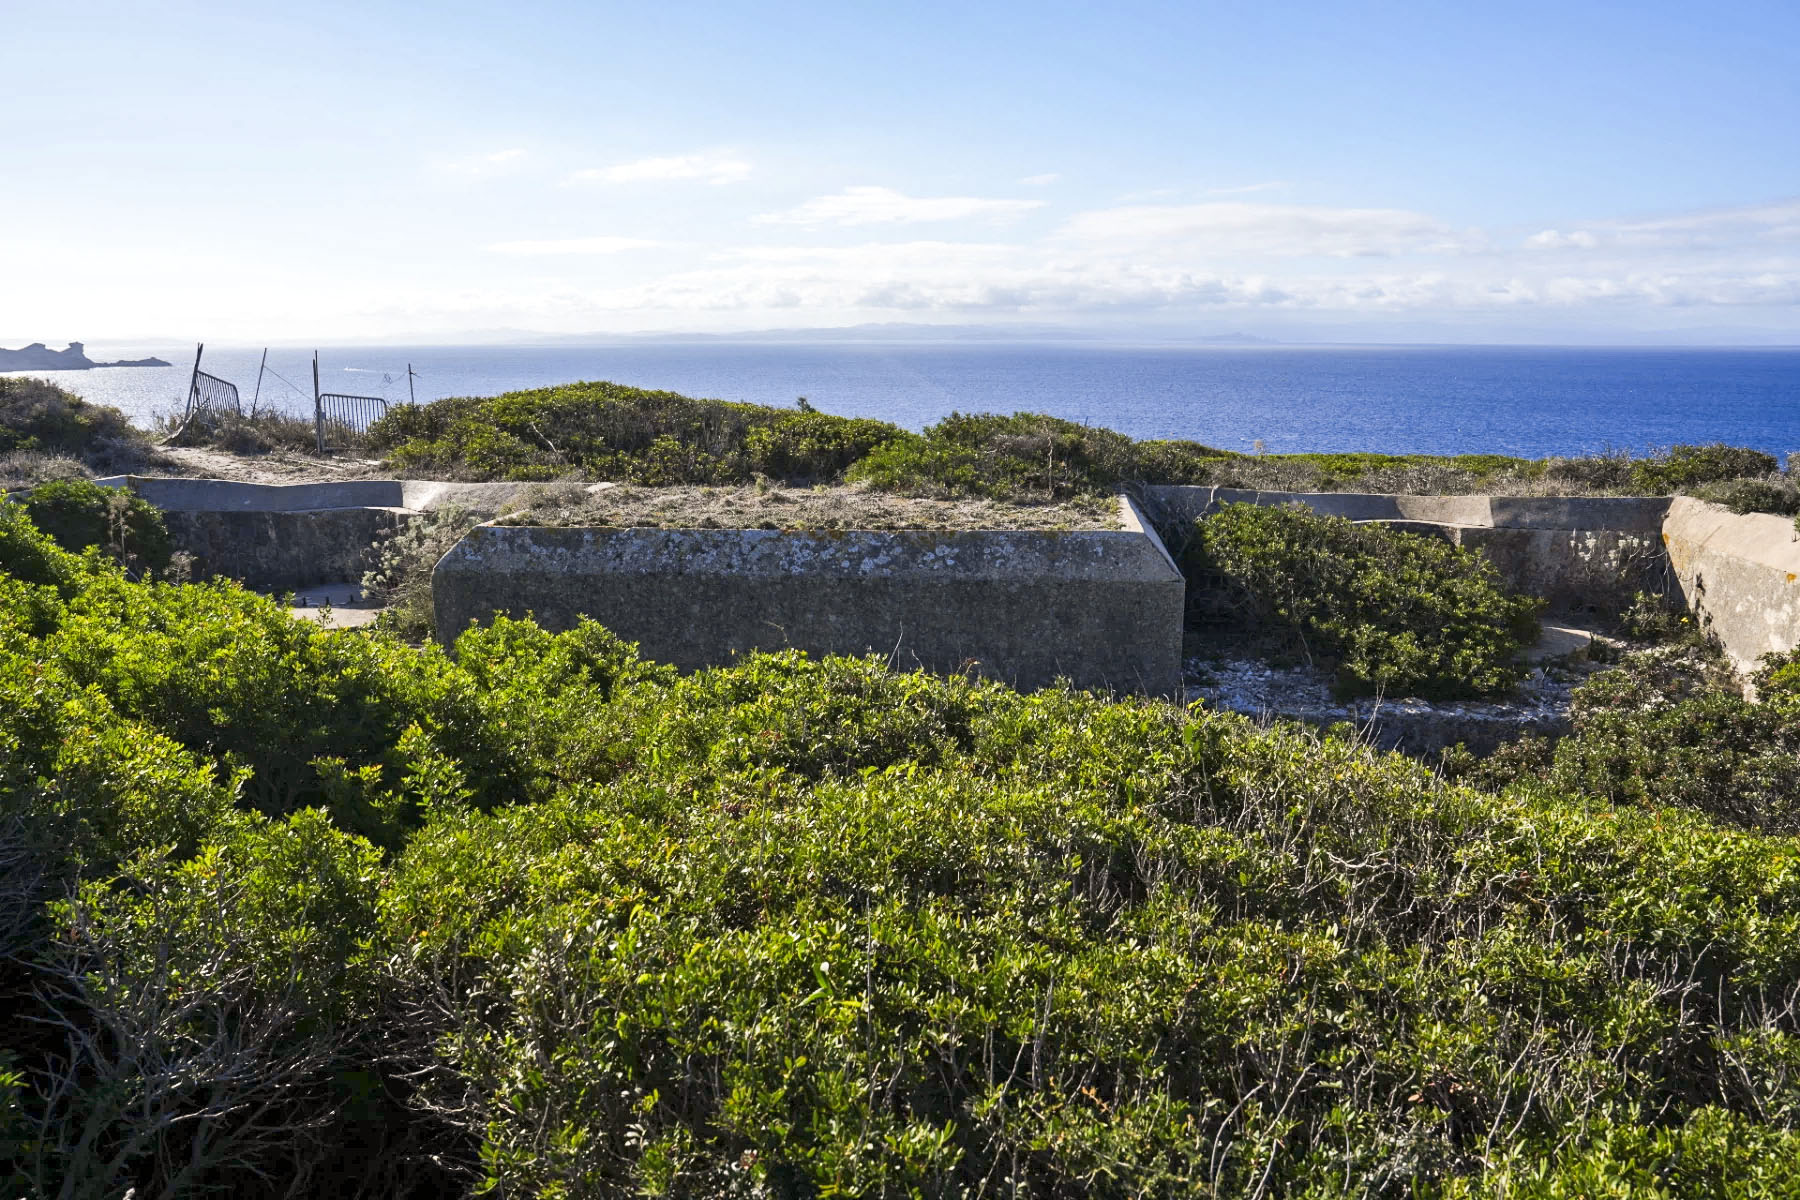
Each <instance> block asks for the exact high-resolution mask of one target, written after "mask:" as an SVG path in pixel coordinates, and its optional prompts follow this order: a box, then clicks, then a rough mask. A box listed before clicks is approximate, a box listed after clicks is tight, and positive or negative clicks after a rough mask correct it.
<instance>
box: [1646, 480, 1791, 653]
mask: <svg viewBox="0 0 1800 1200" xmlns="http://www.w3.org/2000/svg"><path fill="white" fill-rule="evenodd" d="M1663 540H1664V542H1665V543H1666V547H1667V551H1668V555H1669V563H1670V566H1671V567H1672V568H1673V570H1674V576H1675V580H1676V583H1677V586H1678V587H1679V588H1680V589H1681V595H1682V598H1683V599H1684V600H1685V601H1686V602H1687V606H1688V608H1689V609H1690V610H1691V611H1692V612H1693V613H1694V614H1695V615H1696V616H1697V617H1699V619H1700V620H1701V622H1702V623H1703V624H1704V625H1705V626H1706V628H1707V629H1709V630H1710V631H1711V632H1712V633H1713V634H1715V635H1716V636H1717V637H1718V639H1719V642H1720V644H1721V645H1723V646H1724V647H1725V653H1726V654H1728V655H1729V656H1730V657H1731V660H1732V662H1733V663H1734V664H1736V665H1737V667H1738V668H1739V669H1740V670H1745V669H1748V668H1750V667H1753V666H1755V665H1756V660H1757V659H1759V658H1761V657H1762V656H1763V655H1764V654H1768V653H1770V652H1771V651H1777V652H1779V651H1785V650H1791V649H1793V648H1794V647H1795V646H1796V645H1800V541H1797V540H1796V534H1795V531H1794V522H1793V519H1792V518H1790V517H1776V516H1770V515H1768V514H1766V513H1750V514H1747V515H1744V516H1738V515H1737V514H1735V513H1733V512H1731V511H1730V510H1729V509H1725V508H1722V507H1720V506H1719V505H1717V504H1708V503H1706V502H1705V501H1703V500H1694V499H1691V498H1689V497H1686V496H1682V497H1678V498H1677V499H1676V500H1675V502H1674V504H1673V505H1671V506H1670V508H1669V519H1668V521H1667V522H1666V523H1665V524H1664V527H1663Z"/></svg>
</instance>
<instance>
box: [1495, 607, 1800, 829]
mask: <svg viewBox="0 0 1800 1200" xmlns="http://www.w3.org/2000/svg"><path fill="white" fill-rule="evenodd" d="M1797 663H1800V652H1791V653H1789V654H1786V655H1768V656H1765V658H1764V660H1763V663H1762V665H1761V667H1760V668H1759V669H1758V670H1757V671H1756V672H1755V673H1754V674H1753V675H1752V677H1751V683H1752V684H1753V685H1754V687H1755V689H1756V691H1757V693H1758V697H1759V699H1758V700H1757V701H1752V700H1749V699H1747V698H1746V697H1745V695H1744V693H1743V690H1742V685H1741V683H1740V682H1739V680H1738V678H1737V676H1736V674H1735V673H1734V672H1733V671H1732V669H1731V667H1730V665H1729V664H1728V663H1727V662H1726V661H1725V660H1724V658H1723V657H1722V656H1721V655H1720V654H1719V653H1718V651H1717V649H1716V647H1713V648H1708V647H1707V646H1706V645H1705V643H1704V642H1703V641H1701V640H1700V639H1698V638H1697V637H1694V636H1689V637H1685V638H1682V639H1680V640H1677V641H1674V642H1671V643H1669V644H1667V645H1663V646H1658V647H1655V648H1653V649H1649V650H1644V651H1638V652H1635V653H1632V654H1629V655H1627V656H1626V657H1625V658H1624V659H1623V660H1622V662H1621V663H1620V665H1619V667H1618V668H1617V669H1615V670H1611V671H1606V672H1603V673H1600V674H1597V675H1595V676H1593V677H1592V678H1591V679H1589V680H1588V681H1587V682H1586V683H1584V684H1582V685H1581V687H1579V688H1578V689H1576V691H1575V693H1574V697H1573V700H1572V703H1571V708H1570V721H1571V731H1570V733H1569V735H1568V736H1566V737H1564V738H1562V739H1560V740H1559V741H1557V742H1555V743H1554V745H1552V744H1551V743H1548V742H1541V741H1540V742H1535V743H1533V744H1532V745H1531V746H1530V747H1528V748H1522V749H1514V750H1511V751H1509V752H1507V753H1505V754H1502V755H1500V756H1497V757H1496V758H1495V759H1493V760H1491V761H1489V762H1486V763H1482V764H1480V765H1479V766H1476V765H1473V764H1462V768H1463V772H1462V773H1463V774H1465V775H1466V776H1467V777H1469V778H1472V779H1475V780H1478V781H1480V782H1482V783H1484V784H1485V785H1487V786H1490V787H1500V786H1505V785H1508V784H1513V783H1525V784H1528V785H1531V786H1535V787H1545V788H1548V789H1550V790H1552V791H1553V792H1555V793H1557V794H1562V795H1588V796H1593V797H1596V798H1598V799H1601V800H1603V801H1605V802H1607V803H1609V804H1619V805H1632V806H1638V807H1643V808H1661V807H1665V806H1674V807H1680V808H1686V809H1691V810H1694V811H1696V812H1699V813H1703V814H1705V815H1706V816H1708V817H1709V818H1712V819H1714V820H1718V821H1723V822H1726V823H1728V824H1732V825H1739V826H1747V827H1751V828H1757V829H1766V830H1772V831H1775V832H1780V833H1793V832H1800V771H1796V770H1795V765H1794V764H1795V763H1796V761H1800V682H1797V681H1800V665H1796V664H1797Z"/></svg>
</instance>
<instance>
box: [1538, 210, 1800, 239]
mask: <svg viewBox="0 0 1800 1200" xmlns="http://www.w3.org/2000/svg"><path fill="white" fill-rule="evenodd" d="M1525 244H1526V245H1527V246H1529V247H1531V248H1532V249H1536V250H1567V249H1582V250H1592V249H1595V248H1596V247H1607V248H1616V249H1627V250H1637V251H1645V250H1667V251H1704V250H1720V249H1731V248H1740V249H1758V248H1762V249H1766V248H1769V247H1772V246H1778V245H1794V246H1800V200H1788V201H1782V202H1779V203H1775V204H1755V205H1747V206H1744V207H1740V208H1715V209H1706V210H1703V211H1700V212H1691V213H1676V214H1673V215H1671V216H1666V217H1656V218H1652V219H1649V220H1639V221H1594V222H1588V223H1587V224H1586V225H1585V227H1584V228H1582V229H1578V230H1576V231H1575V232H1573V233H1569V234H1564V233H1562V232H1560V231H1558V230H1555V229H1546V230H1544V231H1543V232H1542V233H1536V234H1533V235H1532V236H1531V237H1528V238H1526V239H1525Z"/></svg>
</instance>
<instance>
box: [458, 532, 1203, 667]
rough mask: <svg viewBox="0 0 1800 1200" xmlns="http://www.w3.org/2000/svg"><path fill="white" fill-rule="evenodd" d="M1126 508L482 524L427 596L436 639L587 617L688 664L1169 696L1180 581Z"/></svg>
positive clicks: (561, 624)
mask: <svg viewBox="0 0 1800 1200" xmlns="http://www.w3.org/2000/svg"><path fill="white" fill-rule="evenodd" d="M1122 509H1123V514H1124V522H1123V523H1124V524H1125V526H1126V527H1125V528H1124V529H1121V530H1119V531H1077V532H1039V531H996V530H976V531H968V532H938V531H901V532H780V531H774V530H761V529H750V530H714V529H626V530H609V529H549V528H539V527H523V526H521V527H500V526H491V525H484V526H481V527H479V528H477V529H474V530H472V531H470V533H469V535H468V536H467V537H465V538H464V539H463V540H462V541H461V542H460V543H458V544H457V546H456V547H455V548H453V549H452V550H451V551H450V553H449V554H447V555H445V556H444V558H443V560H442V561H441V562H439V563H438V566H437V570H436V571H435V572H434V573H433V575H432V594H433V597H434V601H435V604H436V609H437V623H438V629H439V631H440V635H441V636H444V637H447V638H448V637H453V636H454V635H455V633H456V632H458V631H460V630H462V629H464V628H466V627H467V626H468V625H469V624H470V623H471V622H479V621H486V620H488V619H490V618H491V616H492V614H493V613H495V612H496V611H498V612H505V613H510V614H513V615H515V616H522V615H524V614H525V613H527V612H529V613H532V614H534V615H535V616H536V618H537V619H538V621H539V622H540V623H542V624H544V625H546V626H548V627H550V628H555V629H562V628H567V627H569V626H570V625H572V624H574V623H575V621H576V620H577V619H578V618H579V617H580V616H582V615H586V616H590V617H592V618H594V619H595V620H597V621H599V622H601V623H602V624H604V625H606V626H607V627H608V628H610V629H612V630H613V631H614V632H616V633H618V634H619V635H620V636H621V637H624V638H626V639H628V640H630V641H635V642H637V643H639V645H640V647H641V648H642V651H643V653H644V654H645V655H646V656H647V657H649V658H652V659H656V660H659V661H663V662H672V663H674V664H675V665H676V666H678V667H682V668H684V669H691V668H697V667H703V666H709V665H717V664H724V663H728V662H730V661H731V660H732V658H733V657H734V656H735V655H741V654H744V653H746V652H748V651H750V650H778V649H781V648H784V647H788V646H793V647H797V648H799V649H802V650H805V651H808V652H809V653H813V654H863V653H868V652H875V653H878V654H883V655H887V654H892V655H893V656H894V660H895V662H896V664H897V665H899V666H901V667H913V666H922V667H925V668H928V669H930V670H934V671H959V670H963V669H965V668H970V667H973V668H974V669H976V670H979V671H980V672H981V673H983V674H986V675H989V676H992V677H994V678H998V679H1002V680H1005V681H1006V682H1008V683H1012V684H1014V685H1016V686H1019V687H1022V688H1033V687H1040V686H1043V685H1045V684H1048V683H1050V682H1052V681H1053V680H1054V679H1056V678H1057V677H1058V676H1067V677H1068V678H1070V679H1073V680H1074V681H1075V683H1076V684H1077V685H1079V686H1082V687H1095V688H1112V689H1117V690H1121V691H1144V692H1150V693H1155V694H1169V693H1177V692H1178V689H1179V687H1180V682H1181V621H1182V598H1183V590H1184V585H1183V581H1182V578H1181V574H1180V572H1179V571H1177V570H1176V569H1175V564H1174V563H1173V562H1172V561H1171V560H1170V558H1169V556H1168V554H1167V553H1166V552H1165V551H1164V550H1163V548H1162V545H1161V543H1160V542H1159V541H1158V540H1157V539H1156V536H1155V534H1154V533H1153V532H1151V531H1150V530H1149V529H1148V528H1146V527H1144V526H1143V525H1142V523H1141V521H1140V520H1139V518H1138V514H1137V513H1136V512H1135V510H1134V509H1133V508H1132V506H1131V505H1130V504H1129V502H1122Z"/></svg>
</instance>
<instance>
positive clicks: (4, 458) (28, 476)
mask: <svg viewBox="0 0 1800 1200" xmlns="http://www.w3.org/2000/svg"><path fill="white" fill-rule="evenodd" d="M92 474H93V472H92V471H90V470H88V467H87V464H86V463H84V462H82V461H81V460H80V459H79V458H76V457H75V456H74V455H72V454H47V453H45V452H44V451H42V450H15V451H13V452H12V453H11V454H0V492H10V491H13V490H14V489H16V488H33V487H36V486H37V485H38V484H40V483H49V482H51V481H52V480H56V479H86V478H88V477H89V476H90V475H92Z"/></svg>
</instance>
